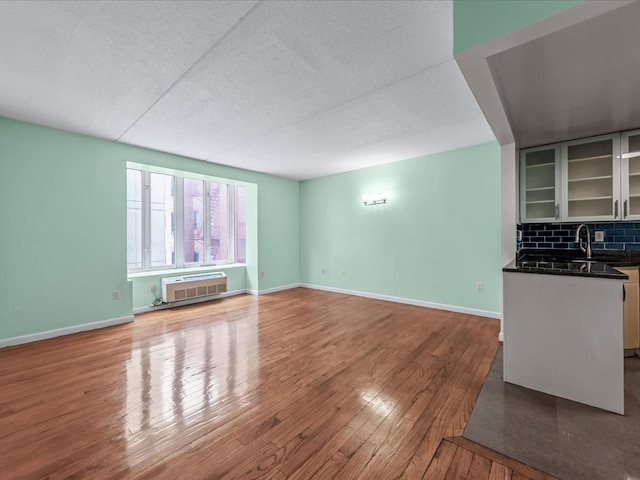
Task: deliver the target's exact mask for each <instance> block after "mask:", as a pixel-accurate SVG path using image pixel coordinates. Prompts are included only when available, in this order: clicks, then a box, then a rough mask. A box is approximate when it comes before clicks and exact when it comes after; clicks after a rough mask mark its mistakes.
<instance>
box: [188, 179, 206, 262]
mask: <svg viewBox="0 0 640 480" xmlns="http://www.w3.org/2000/svg"><path fill="white" fill-rule="evenodd" d="M203 207H204V182H203V181H202V180H195V179H193V178H185V179H184V262H185V263H202V262H204V225H203V223H202V213H203Z"/></svg>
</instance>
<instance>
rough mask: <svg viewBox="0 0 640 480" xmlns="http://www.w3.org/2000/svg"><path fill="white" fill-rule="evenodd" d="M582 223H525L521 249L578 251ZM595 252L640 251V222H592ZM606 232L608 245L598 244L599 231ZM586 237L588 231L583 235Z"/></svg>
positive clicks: (519, 244) (590, 229) (590, 228)
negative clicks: (577, 237) (577, 243)
mask: <svg viewBox="0 0 640 480" xmlns="http://www.w3.org/2000/svg"><path fill="white" fill-rule="evenodd" d="M578 225H580V224H579V223H523V224H520V225H518V230H522V241H521V242H518V250H520V249H521V248H577V245H576V243H575V242H574V240H575V238H576V228H577V227H578ZM588 226H589V231H590V232H591V248H593V249H594V250H640V222H619V223H616V222H612V223H589V224H588ZM596 231H603V232H604V242H596V241H595V232H596ZM582 235H583V237H582V238H585V237H584V232H583V233H582Z"/></svg>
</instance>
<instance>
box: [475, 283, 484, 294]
mask: <svg viewBox="0 0 640 480" xmlns="http://www.w3.org/2000/svg"><path fill="white" fill-rule="evenodd" d="M476 292H478V293H482V292H484V283H479V282H478V283H476Z"/></svg>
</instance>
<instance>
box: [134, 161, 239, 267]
mask: <svg viewBox="0 0 640 480" xmlns="http://www.w3.org/2000/svg"><path fill="white" fill-rule="evenodd" d="M127 170H137V171H140V172H142V175H141V181H142V186H141V191H142V222H141V223H142V249H143V250H142V263H143V266H142V267H141V268H128V272H129V273H138V272H146V271H154V270H168V269H176V268H180V269H182V268H193V267H203V266H216V265H230V264H233V263H234V262H235V258H236V252H235V246H236V245H235V244H236V239H235V234H236V232H235V229H236V228H235V227H236V211H235V203H236V202H235V198H236V194H235V193H236V189H237V188H238V187H244V185H241V184H238V183H232V182H229V181H225V180H224V179H220V178H215V177H207V176H203V175H199V174H189V172H180V173H178V172H176V173H167V172H165V171H162V170H160V169H158V171H156V170H155V169H153V168H149V169H147V168H142V167H140V166H138V165H136V166H127ZM152 173H160V174H163V175H170V176H172V177H173V181H174V207H173V208H174V210H173V211H174V235H175V245H174V247H175V264H173V265H162V266H158V267H151V174H152ZM187 178H190V179H194V180H199V181H203V182H204V196H203V202H202V203H203V208H202V212H201V213H200V219H201V222H204V224H203V237H204V242H205V248H204V253H203V257H204V258H202V259H201V261H199V262H186V261H185V258H184V233H185V231H184V215H185V212H184V191H185V190H184V181H185V179H187ZM212 182H215V183H220V184H226V185H227V208H228V212H227V213H228V216H227V218H228V221H229V228H228V231H229V238H228V239H227V241H228V255H227V257H228V258H227V259H225V260H222V261H213V262H211V261H209V260H210V258H211V183H212ZM244 188H246V187H244ZM189 214H190V215H191V214H192V213H191V212H189Z"/></svg>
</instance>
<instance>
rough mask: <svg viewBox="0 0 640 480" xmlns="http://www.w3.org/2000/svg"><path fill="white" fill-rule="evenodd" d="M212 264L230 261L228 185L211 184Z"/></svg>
mask: <svg viewBox="0 0 640 480" xmlns="http://www.w3.org/2000/svg"><path fill="white" fill-rule="evenodd" d="M210 188H211V190H210V193H211V195H210V197H209V202H210V207H211V208H210V218H209V221H210V225H211V243H210V245H209V246H210V247H211V249H210V254H209V261H210V262H226V261H228V260H229V195H228V188H229V186H228V185H227V184H226V183H217V182H210Z"/></svg>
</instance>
